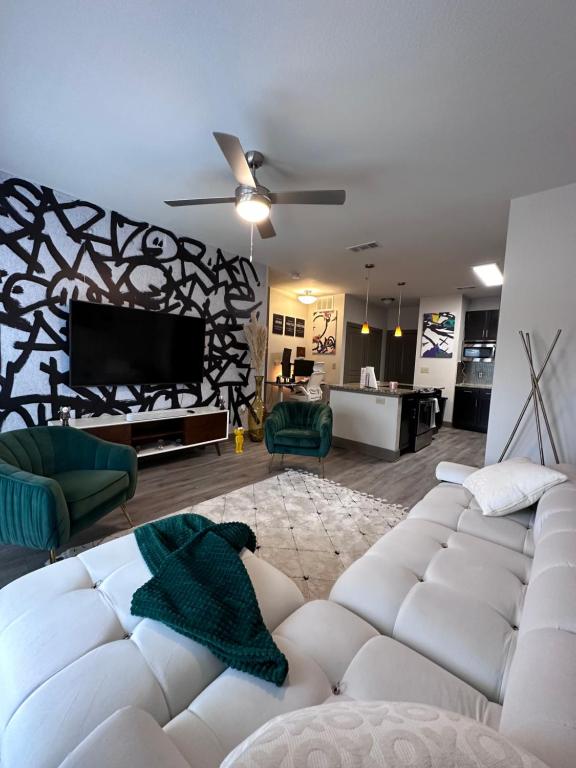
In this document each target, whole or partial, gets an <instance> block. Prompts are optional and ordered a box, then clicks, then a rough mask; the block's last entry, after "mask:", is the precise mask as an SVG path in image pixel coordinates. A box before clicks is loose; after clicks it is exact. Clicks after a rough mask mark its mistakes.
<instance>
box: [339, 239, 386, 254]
mask: <svg viewBox="0 0 576 768" xmlns="http://www.w3.org/2000/svg"><path fill="white" fill-rule="evenodd" d="M381 245H382V243H377V242H376V240H372V242H370V243H359V244H358V245H349V246H348V247H347V248H346V250H347V251H352V253H360V251H371V250H372V248H380V247H381Z"/></svg>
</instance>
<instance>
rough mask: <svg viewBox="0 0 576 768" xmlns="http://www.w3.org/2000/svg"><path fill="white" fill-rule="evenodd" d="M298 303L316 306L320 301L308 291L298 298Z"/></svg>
mask: <svg viewBox="0 0 576 768" xmlns="http://www.w3.org/2000/svg"><path fill="white" fill-rule="evenodd" d="M298 301H301V302H302V304H315V303H316V302H317V301H318V299H317V298H316V296H312V291H310V290H307V291H304V293H301V294H300V295H299V296H298Z"/></svg>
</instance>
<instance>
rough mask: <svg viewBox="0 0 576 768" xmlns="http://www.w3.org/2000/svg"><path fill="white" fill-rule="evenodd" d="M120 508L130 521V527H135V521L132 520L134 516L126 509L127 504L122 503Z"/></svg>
mask: <svg viewBox="0 0 576 768" xmlns="http://www.w3.org/2000/svg"><path fill="white" fill-rule="evenodd" d="M120 509H121V510H122V514H123V515H124V517H125V518H126V520H127V521H128V525H129V526H130V528H134V523H133V522H132V518H131V517H130V515H129V514H128V510H127V509H126V504H121V505H120Z"/></svg>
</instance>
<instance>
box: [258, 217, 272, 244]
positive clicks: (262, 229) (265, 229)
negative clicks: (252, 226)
mask: <svg viewBox="0 0 576 768" xmlns="http://www.w3.org/2000/svg"><path fill="white" fill-rule="evenodd" d="M256 226H257V227H258V232H259V233H260V237H261V238H262V239H263V240H266V239H267V238H268V237H276V230H275V229H274V227H273V226H272V222H271V221H270V219H264V221H261V222H260V223H259V224H256Z"/></svg>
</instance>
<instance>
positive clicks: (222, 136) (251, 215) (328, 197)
mask: <svg viewBox="0 0 576 768" xmlns="http://www.w3.org/2000/svg"><path fill="white" fill-rule="evenodd" d="M213 135H214V138H215V139H216V142H217V143H218V146H219V147H220V149H221V150H222V154H223V155H224V157H225V158H226V160H227V162H228V165H229V166H230V168H231V169H232V173H233V174H234V178H235V179H236V181H237V183H238V186H237V187H236V190H235V195H234V197H206V198H191V199H184V200H165V201H164V202H165V203H166V205H170V206H172V207H174V208H176V207H180V206H187V205H213V204H215V203H234V204H235V206H236V211H237V213H238V215H239V216H241V217H242V218H243V219H244V220H245V221H248V222H250V223H251V224H255V225H256V227H257V229H258V232H259V233H260V237H261V238H269V237H275V236H276V231H275V229H274V227H273V226H272V222H271V221H270V211H271V208H272V206H273V205H294V204H296V205H343V204H344V201H345V200H346V192H345V191H344V190H343V189H316V190H305V191H300V192H270V190H269V189H268V188H267V187H264V186H262V185H261V184H259V183H258V180H257V178H256V171H257V170H258V168H260V167H261V166H262V165H263V163H264V155H263V154H262V153H261V152H257V151H255V150H252V151H250V152H244V150H243V149H242V145H241V144H240V140H239V139H238V137H237V136H232V135H231V134H229V133H214V134H213Z"/></svg>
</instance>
